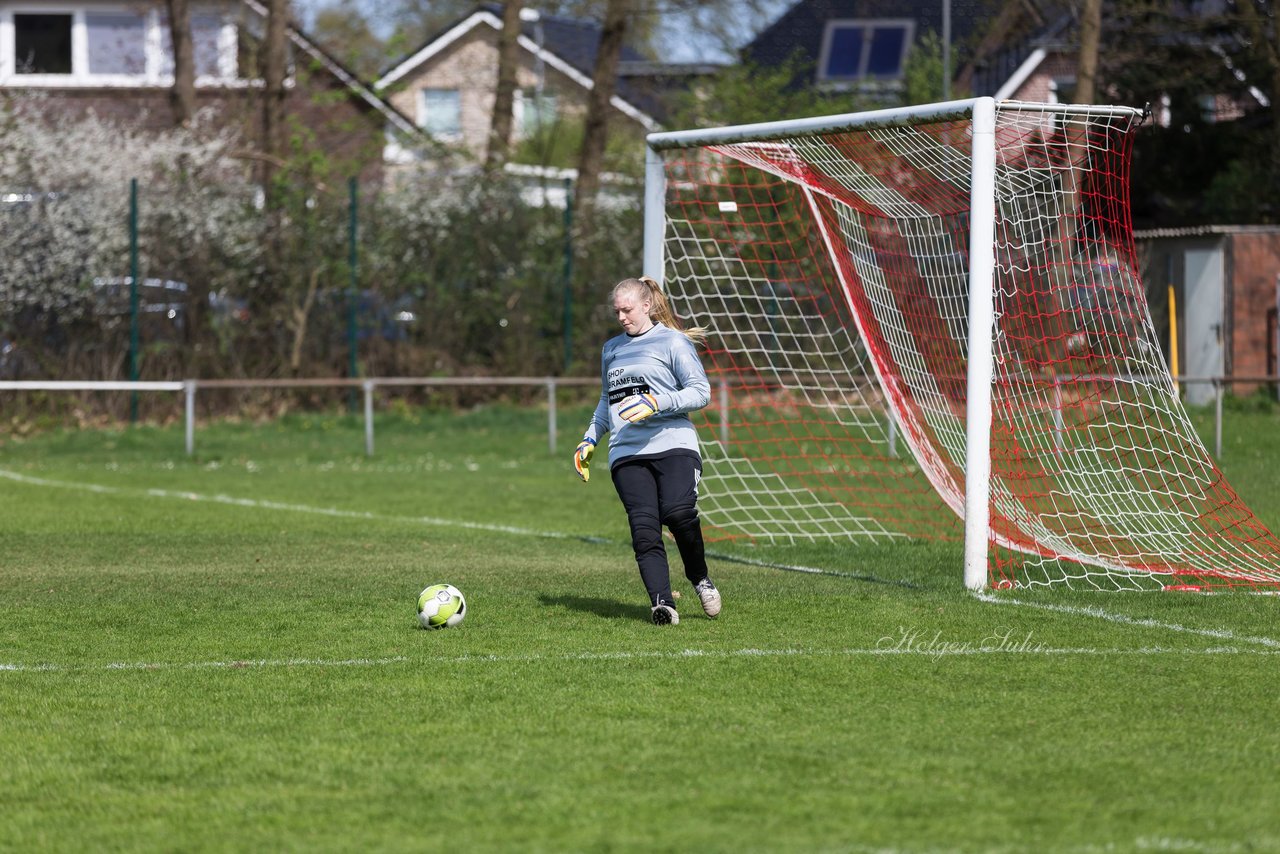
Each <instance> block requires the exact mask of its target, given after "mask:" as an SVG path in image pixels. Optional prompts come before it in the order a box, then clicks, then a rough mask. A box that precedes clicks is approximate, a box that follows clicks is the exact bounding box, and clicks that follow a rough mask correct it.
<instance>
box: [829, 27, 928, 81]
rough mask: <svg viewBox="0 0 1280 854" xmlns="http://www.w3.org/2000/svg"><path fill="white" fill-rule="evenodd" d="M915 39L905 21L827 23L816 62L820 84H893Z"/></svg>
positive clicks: (898, 76) (912, 30)
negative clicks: (880, 82) (889, 82)
mask: <svg viewBox="0 0 1280 854" xmlns="http://www.w3.org/2000/svg"><path fill="white" fill-rule="evenodd" d="M914 36H915V22H914V21H912V20H910V19H908V18H873V19H847V20H835V21H828V22H827V26H826V30H825V31H824V32H823V36H822V52H821V54H820V56H819V58H818V80H819V81H820V82H824V83H855V82H874V81H894V80H899V79H901V77H902V72H903V68H904V67H905V66H906V62H907V53H908V52H909V51H910V50H911V42H912V39H913V38H914Z"/></svg>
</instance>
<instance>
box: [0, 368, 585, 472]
mask: <svg viewBox="0 0 1280 854" xmlns="http://www.w3.org/2000/svg"><path fill="white" fill-rule="evenodd" d="M539 385H540V386H544V387H545V388H546V390H547V444H548V447H549V448H550V450H551V453H553V454H554V453H555V450H556V391H557V389H559V388H560V387H561V386H592V385H594V386H597V387H598V386H599V385H600V380H599V379H598V378H595V377H371V378H369V379H344V378H334V379H296V380H171V381H167V382H127V381H114V380H103V381H94V380H83V381H81V380H0V391H180V392H182V393H183V397H184V398H185V401H184V402H185V405H184V421H185V423H186V449H187V455H188V456H191V455H192V454H194V453H195V442H196V392H197V391H199V390H200V389H202V388H203V389H235V388H239V389H264V388H277V389H279V388H360V389H361V390H362V391H363V392H364V452H365V454H366V455H368V456H370V457H371V456H373V392H374V390H375V389H378V388H396V387H399V388H404V387H425V388H443V387H458V386H471V387H475V386H489V387H492V386H539Z"/></svg>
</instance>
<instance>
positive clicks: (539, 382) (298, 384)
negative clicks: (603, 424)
mask: <svg viewBox="0 0 1280 854" xmlns="http://www.w3.org/2000/svg"><path fill="white" fill-rule="evenodd" d="M1174 381H1175V382H1177V383H1179V384H1180V385H1183V386H1186V385H1192V384H1196V383H1209V384H1212V385H1213V387H1214V440H1213V453H1214V456H1215V457H1216V458H1219V459H1220V458H1221V457H1222V422H1223V397H1224V396H1225V393H1226V388H1227V386H1230V385H1234V384H1236V383H1248V384H1252V385H1258V384H1262V385H1271V386H1275V385H1277V384H1278V383H1280V377H1275V376H1249V377H1191V376H1181V377H1174ZM599 384H600V380H599V378H598V377H421V378H420V377H372V378H367V379H344V378H333V379H294V380H247V379H245V380H231V379H218V380H180V381H166V382H148V381H140V382H126V381H77V380H65V381H55V380H0V391H127V392H130V393H138V392H181V393H182V395H183V399H184V423H185V427H186V430H185V433H186V451H187V455H188V456H190V455H193V454H194V453H195V437H196V395H197V393H198V392H199V390H200V389H290V388H335V389H336V388H350V389H355V388H359V389H360V390H361V391H362V392H363V394H364V448H365V454H366V455H368V456H373V451H374V418H373V411H374V406H373V403H374V393H375V391H376V390H377V389H379V388H404V387H416V388H445V387H459V386H470V387H480V386H488V387H492V386H513V387H519V386H525V387H527V386H542V387H544V388H545V389H546V391H547V447H548V449H549V451H550V452H551V453H553V454H554V453H555V452H556V440H557V434H558V429H559V428H558V425H557V414H556V393H557V390H558V389H560V388H562V387H574V386H577V387H585V386H599ZM730 393H731V392H730V385H729V383H727V382H724V381H721V382H719V383H718V384H717V389H716V400H717V402H718V408H719V412H720V423H719V428H720V440H721V442H723V443H725V444H727V443H728V442H729V438H730V437H729V432H730V426H729V419H728V413H729V398H730ZM885 419H886V430H887V434H888V441H889V453H890V454H891V455H893V456H896V455H897V424H896V423H895V420H894V419H893V417H892V416H891V415H890V414H888V413H887V412H886V414H885Z"/></svg>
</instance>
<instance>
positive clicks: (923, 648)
mask: <svg viewBox="0 0 1280 854" xmlns="http://www.w3.org/2000/svg"><path fill="white" fill-rule="evenodd" d="M1162 655H1178V656H1204V655H1208V656H1218V655H1250V656H1272V655H1280V650H1262V649H1252V648H1241V647H1234V646H1217V647H1205V648H1203V649H1194V648H1193V649H1187V648H1179V647H1160V646H1148V647H1132V648H1125V647H1046V646H1040V645H1038V644H998V645H995V646H990V645H980V644H972V645H971V644H966V643H946V644H937V645H934V644H927V643H922V644H916V645H901V644H897V643H895V644H893V645H890V646H884V647H879V646H877V647H863V648H850V649H803V648H782V649H755V648H748V649H731V650H725V649H682V650H664V651H660V650H653V651H647V652H636V651H634V650H621V651H616V652H608V651H603V652H573V653H564V654H561V655H545V654H540V653H523V654H517V655H484V654H475V655H452V656H441V657H438V658H436V657H432V658H426V659H419V658H411V657H409V656H404V655H394V656H388V657H384V658H341V659H324V658H277V659H230V660H227V661H191V662H172V661H170V662H162V661H158V662H108V663H105V664H47V663H46V664H18V663H9V664H4V663H0V674H4V673H87V672H110V671H117V672H141V673H147V672H156V671H174V670H269V669H287V668H298V667H388V666H392V665H400V664H430V665H431V666H439V665H442V664H446V665H447V664H459V665H464V664H523V663H538V662H575V661H581V662H591V661H634V660H642V659H644V660H652V659H659V660H683V659H731V658H928V659H934V660H937V659H941V658H972V657H980V656H1030V657H1059V656H1162ZM0 678H3V677H2V676H0Z"/></svg>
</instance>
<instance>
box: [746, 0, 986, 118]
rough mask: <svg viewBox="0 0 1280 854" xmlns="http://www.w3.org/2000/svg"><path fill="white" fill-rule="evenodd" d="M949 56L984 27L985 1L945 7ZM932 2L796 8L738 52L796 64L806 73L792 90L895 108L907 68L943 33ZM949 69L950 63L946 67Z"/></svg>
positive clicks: (887, 0) (825, 1) (852, 1)
mask: <svg viewBox="0 0 1280 854" xmlns="http://www.w3.org/2000/svg"><path fill="white" fill-rule="evenodd" d="M949 5H950V16H949V29H950V38H951V43H952V45H953V47H955V48H956V49H955V50H953V56H955V55H956V54H957V53H959V52H960V50H959V46H964V45H967V44H968V43H969V42H970V41H971V40H972V39H973V38H974V37H975V35H976V34H977V32H978V31H979V30H980V29H981V28H982V27H983V26H984V23H985V15H986V13H985V10H986V8H987V7H988V5H989V4H988V3H986V2H985V1H984V0H950V3H949ZM942 8H943V4H942V3H941V2H939V0H799V2H797V3H795V5H793V6H791V7H790V8H789V9H787V11H786V12H784V13H783V14H782V15H781V16H780V17H779V18H778V19H777V20H776V21H774V22H773V23H772V24H771V25H770V26H768V27H766V28H765V29H764V30H762V31H761V32H760V34H759V35H758V36H756V38H755V39H754V40H752V41H751V43H750V44H748V45H747V46H746V47H745V48H743V50H742V55H743V58H744V59H746V60H748V61H750V62H753V63H755V64H758V65H762V66H766V67H772V66H777V65H780V64H782V63H783V62H785V61H787V60H791V59H799V60H800V61H801V62H802V63H803V64H804V65H805V66H806V67H808V68H811V69H812V71H811V73H810V76H808V77H806V79H804V80H802V81H798V83H800V84H802V85H806V86H816V87H818V88H822V89H827V90H834V91H845V90H857V91H858V92H860V93H862V94H864V95H872V96H879V97H881V98H883V99H884V100H886V101H892V100H895V99H896V97H897V96H898V95H899V93H901V91H902V87H903V74H904V71H905V68H906V65H907V61H908V59H909V57H910V56H911V53H912V51H913V50H915V49H916V48H917V47H918V46H919V44H920V41H921V39H922V38H923V37H924V36H925V34H926V33H930V32H932V33H934V34H936V35H937V36H938V37H939V38H941V37H942V35H943V32H944V30H945V29H947V23H948V22H944V20H943V14H942ZM952 67H953V68H955V67H956V62H954V61H953V62H952Z"/></svg>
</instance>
